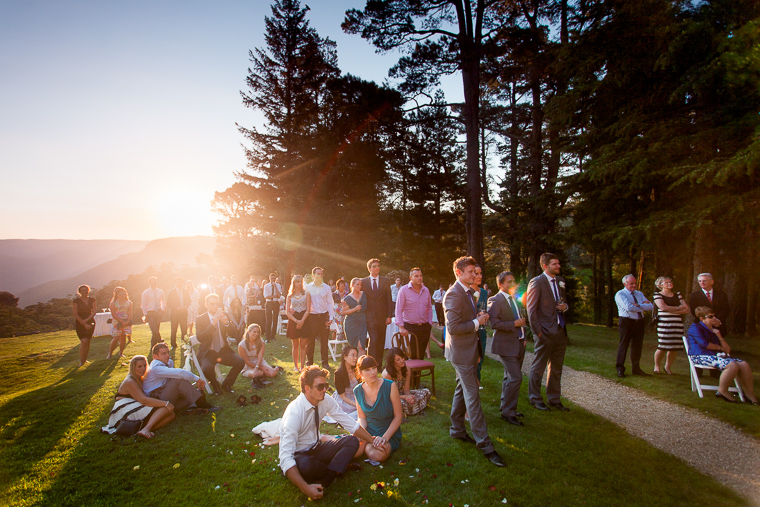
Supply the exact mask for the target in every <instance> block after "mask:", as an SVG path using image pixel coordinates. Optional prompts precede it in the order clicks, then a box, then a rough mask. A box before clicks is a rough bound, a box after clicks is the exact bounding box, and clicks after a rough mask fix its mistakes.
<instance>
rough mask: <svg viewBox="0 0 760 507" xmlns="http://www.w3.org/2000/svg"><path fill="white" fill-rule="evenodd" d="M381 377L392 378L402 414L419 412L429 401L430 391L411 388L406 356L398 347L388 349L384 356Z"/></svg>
mask: <svg viewBox="0 0 760 507" xmlns="http://www.w3.org/2000/svg"><path fill="white" fill-rule="evenodd" d="M383 378H387V379H388V380H392V381H393V382H395V383H396V387H397V388H398V391H399V393H400V397H401V407H402V408H403V409H404V415H414V414H419V413H420V412H422V411H423V410H425V407H427V404H428V401H430V396H431V394H430V391H429V390H428V389H426V388H422V389H411V385H412V372H411V371H408V369H407V367H406V356H405V355H404V351H402V350H401V349H400V348H398V347H393V348H392V349H390V350H388V354H387V355H386V356H385V370H383Z"/></svg>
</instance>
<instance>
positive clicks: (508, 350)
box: [488, 292, 524, 357]
mask: <svg viewBox="0 0 760 507" xmlns="http://www.w3.org/2000/svg"><path fill="white" fill-rule="evenodd" d="M515 304H516V305H517V311H518V312H519V311H520V303H519V302H518V301H516V300H515ZM488 316H489V322H490V323H491V327H492V328H493V341H492V342H491V353H492V354H498V355H500V356H512V357H517V356H518V355H520V352H521V351H522V349H523V347H522V345H521V344H520V339H519V338H518V337H517V335H518V333H517V328H516V327H515V321H516V320H517V319H519V318H520V316H519V315H515V314H514V312H513V311H512V307H511V306H510V305H509V303H508V302H507V298H506V297H504V294H502V293H501V292H498V293H497V294H496V295H495V296H492V297H490V298H488ZM523 336H524V335H523Z"/></svg>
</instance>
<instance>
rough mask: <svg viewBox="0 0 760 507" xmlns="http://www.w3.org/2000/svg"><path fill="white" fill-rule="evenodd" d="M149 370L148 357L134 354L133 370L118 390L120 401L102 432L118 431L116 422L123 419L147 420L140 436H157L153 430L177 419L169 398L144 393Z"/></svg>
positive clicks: (117, 394) (130, 369)
mask: <svg viewBox="0 0 760 507" xmlns="http://www.w3.org/2000/svg"><path fill="white" fill-rule="evenodd" d="M147 369H148V360H147V359H146V358H145V356H140V355H138V356H134V357H133V358H132V360H131V361H129V373H128V374H127V377H126V378H125V379H124V382H122V383H121V385H120V386H119V388H118V389H117V390H116V403H114V406H113V409H112V410H111V416H110V417H109V418H108V426H104V427H103V428H102V431H103V432H105V433H110V434H114V433H115V432H116V425H117V424H118V422H119V421H121V420H126V421H143V426H142V429H140V431H138V432H137V434H138V435H140V436H143V437H145V438H153V431H152V430H155V429H158V428H160V427H161V426H165V425H167V424H169V423H170V422H172V421H173V420H174V405H172V404H171V402H169V401H162V400H156V399H154V398H149V397H148V396H146V395H145V393H144V392H143V387H142V385H143V378H144V377H145V372H146V371H147Z"/></svg>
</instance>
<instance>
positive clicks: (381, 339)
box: [367, 321, 388, 372]
mask: <svg viewBox="0 0 760 507" xmlns="http://www.w3.org/2000/svg"><path fill="white" fill-rule="evenodd" d="M387 327H388V326H386V325H385V321H381V323H380V324H378V323H373V324H370V323H369V322H367V333H369V343H368V344H367V354H369V355H370V356H372V357H373V358H374V359H375V361H377V371H379V372H382V371H383V355H384V354H385V330H386V329H387Z"/></svg>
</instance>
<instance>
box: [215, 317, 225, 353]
mask: <svg viewBox="0 0 760 507" xmlns="http://www.w3.org/2000/svg"><path fill="white" fill-rule="evenodd" d="M223 346H224V342H223V341H222V328H221V326H220V325H219V323H218V322H217V323H216V336H215V337H214V351H215V352H219V351H220V350H222V347H223Z"/></svg>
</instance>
